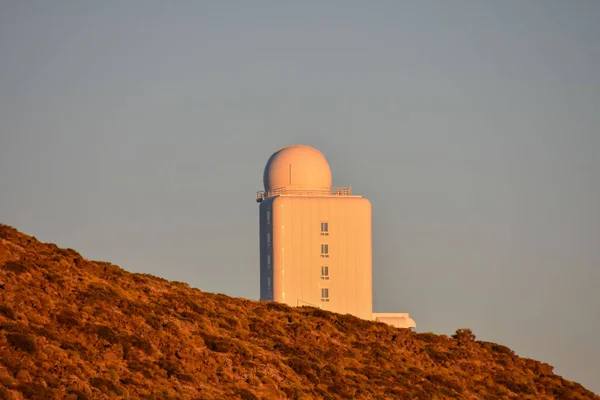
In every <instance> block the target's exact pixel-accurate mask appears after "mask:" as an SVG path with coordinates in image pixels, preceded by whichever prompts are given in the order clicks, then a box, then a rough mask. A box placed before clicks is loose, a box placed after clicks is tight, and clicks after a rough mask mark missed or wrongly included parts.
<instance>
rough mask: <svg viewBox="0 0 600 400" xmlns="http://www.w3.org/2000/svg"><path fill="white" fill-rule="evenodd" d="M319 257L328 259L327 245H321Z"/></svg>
mask: <svg viewBox="0 0 600 400" xmlns="http://www.w3.org/2000/svg"><path fill="white" fill-rule="evenodd" d="M321 257H322V258H329V245H328V244H322V245H321Z"/></svg>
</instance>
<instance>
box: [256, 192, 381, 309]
mask: <svg viewBox="0 0 600 400" xmlns="http://www.w3.org/2000/svg"><path fill="white" fill-rule="evenodd" d="M269 212H270V217H268V215H269ZM267 218H270V221H267ZM260 221H261V222H260V227H261V228H260V229H261V232H260V237H261V239H260V240H261V244H260V246H261V299H262V300H274V301H278V302H282V303H285V304H288V305H291V306H299V305H315V306H320V307H321V308H323V309H325V310H330V311H335V312H338V313H342V314H344V313H349V314H353V315H356V316H358V317H361V318H364V319H371V318H372V266H371V258H372V255H371V204H370V202H369V201H368V200H367V199H365V198H362V197H358V196H357V197H340V196H327V197H325V196H318V197H305V196H279V197H275V198H271V199H267V200H265V201H263V202H262V203H261V205H260ZM322 222H326V223H327V224H328V232H327V235H323V234H322V232H321V223H322ZM323 244H325V245H328V254H327V257H325V254H322V253H321V250H322V248H321V245H323ZM269 261H270V264H269ZM323 266H326V267H328V276H327V277H328V278H329V279H322V268H321V267H323ZM323 278H324V276H323ZM321 289H328V292H329V293H328V297H324V296H322V295H323V293H322V290H321Z"/></svg>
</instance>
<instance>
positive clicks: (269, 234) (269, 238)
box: [267, 232, 271, 246]
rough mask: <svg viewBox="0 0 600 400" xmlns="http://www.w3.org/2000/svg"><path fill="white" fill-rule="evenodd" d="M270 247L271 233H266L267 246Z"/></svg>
mask: <svg viewBox="0 0 600 400" xmlns="http://www.w3.org/2000/svg"><path fill="white" fill-rule="evenodd" d="M270 245H271V232H269V233H267V246H270Z"/></svg>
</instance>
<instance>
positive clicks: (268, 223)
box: [258, 197, 275, 301]
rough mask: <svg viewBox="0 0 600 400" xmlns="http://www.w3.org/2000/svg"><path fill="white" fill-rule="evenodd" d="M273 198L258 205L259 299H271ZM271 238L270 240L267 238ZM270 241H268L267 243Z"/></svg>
mask: <svg viewBox="0 0 600 400" xmlns="http://www.w3.org/2000/svg"><path fill="white" fill-rule="evenodd" d="M274 199H275V198H274V197H272V198H269V199H266V200H264V201H263V202H261V203H260V206H259V212H258V214H259V216H258V218H259V223H258V225H259V235H258V238H259V246H260V300H261V301H272V300H273V246H272V244H273V242H272V237H273V216H272V205H273V200H274ZM270 238H271V240H269V239H270ZM269 242H270V243H269Z"/></svg>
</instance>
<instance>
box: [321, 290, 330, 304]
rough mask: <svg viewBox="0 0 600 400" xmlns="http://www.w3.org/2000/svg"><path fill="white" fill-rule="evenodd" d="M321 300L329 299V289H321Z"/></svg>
mask: <svg viewBox="0 0 600 400" xmlns="http://www.w3.org/2000/svg"><path fill="white" fill-rule="evenodd" d="M321 301H325V302H327V301H329V289H328V288H323V289H321Z"/></svg>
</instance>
